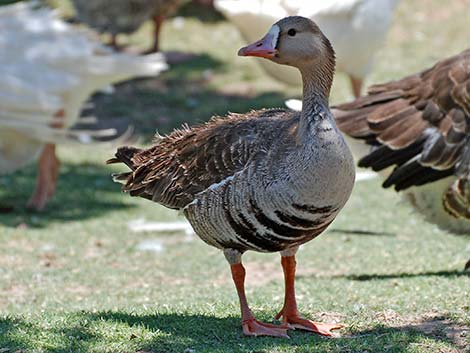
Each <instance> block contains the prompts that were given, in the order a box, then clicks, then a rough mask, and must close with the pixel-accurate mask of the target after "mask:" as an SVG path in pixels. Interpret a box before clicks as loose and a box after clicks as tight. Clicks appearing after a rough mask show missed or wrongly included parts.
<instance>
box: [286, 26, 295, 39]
mask: <svg viewBox="0 0 470 353" xmlns="http://www.w3.org/2000/svg"><path fill="white" fill-rule="evenodd" d="M296 33H297V31H296V30H295V29H293V28H291V29H289V31H287V34H288V35H290V36H291V37H293V36H295V34H296Z"/></svg>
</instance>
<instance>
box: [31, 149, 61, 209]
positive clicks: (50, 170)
mask: <svg viewBox="0 0 470 353" xmlns="http://www.w3.org/2000/svg"><path fill="white" fill-rule="evenodd" d="M59 165H60V162H59V160H58V159H57V157H56V154H55V145H54V144H51V143H48V144H46V145H45V146H44V148H43V150H42V152H41V156H40V157H39V162H38V176H37V179H36V188H35V189H34V192H33V195H32V196H31V198H30V199H29V201H28V205H27V206H28V208H33V209H36V210H37V211H42V210H43V209H44V207H45V206H46V203H47V201H48V200H49V199H50V198H51V197H52V196H53V195H54V193H55V189H56V185H57V176H58V173H59Z"/></svg>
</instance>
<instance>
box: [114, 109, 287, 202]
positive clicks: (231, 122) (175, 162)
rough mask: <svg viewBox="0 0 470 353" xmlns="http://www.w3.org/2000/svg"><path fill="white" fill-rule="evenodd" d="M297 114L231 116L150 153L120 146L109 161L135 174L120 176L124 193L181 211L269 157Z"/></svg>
mask: <svg viewBox="0 0 470 353" xmlns="http://www.w3.org/2000/svg"><path fill="white" fill-rule="evenodd" d="M293 114H295V113H293V112H287V111H285V110H281V109H269V110H266V109H265V110H259V111H252V112H250V113H247V114H233V113H231V114H230V115H229V116H228V117H226V118H220V117H218V118H214V119H212V120H211V121H210V122H208V123H206V124H203V125H200V126H196V127H192V128H189V127H183V128H182V129H179V130H175V131H174V132H173V133H171V134H170V135H168V136H166V137H163V138H159V139H158V140H157V141H156V144H155V145H154V146H153V147H151V148H149V149H146V150H140V149H136V148H133V147H121V148H120V149H119V150H118V151H117V153H116V155H115V157H116V158H113V159H110V160H109V161H108V163H119V162H122V163H125V164H126V165H127V166H128V167H129V168H130V169H131V172H127V173H121V174H117V175H115V178H114V179H115V180H116V181H121V182H123V183H124V187H123V190H124V191H126V192H129V193H130V194H131V195H132V196H140V197H143V198H147V199H150V200H153V201H155V202H158V203H160V204H162V205H164V206H166V207H169V208H175V209H180V208H183V207H184V206H186V205H187V204H188V203H190V202H191V201H193V200H194V197H195V195H196V194H197V193H199V192H202V191H204V190H206V189H207V188H209V187H211V186H214V185H217V184H218V183H220V182H221V181H223V180H224V179H227V178H230V177H231V176H233V175H234V174H235V173H237V172H239V171H241V170H243V168H245V166H246V165H248V164H249V163H250V162H251V161H254V160H256V158H259V154H260V153H266V151H268V150H269V146H270V144H272V143H273V142H275V133H274V134H273V131H277V132H279V131H280V130H285V129H288V128H287V127H285V126H283V124H292V123H293V121H292V119H288V118H289V117H291V116H292V115H293Z"/></svg>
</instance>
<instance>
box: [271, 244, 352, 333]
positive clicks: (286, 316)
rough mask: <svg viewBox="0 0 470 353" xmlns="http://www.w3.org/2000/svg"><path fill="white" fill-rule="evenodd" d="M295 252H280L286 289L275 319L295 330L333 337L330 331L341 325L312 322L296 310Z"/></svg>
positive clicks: (293, 250)
mask: <svg viewBox="0 0 470 353" xmlns="http://www.w3.org/2000/svg"><path fill="white" fill-rule="evenodd" d="M297 250H298V248H292V249H288V250H285V251H282V252H281V264H282V269H283V270H284V281H285V286H286V287H285V297H284V307H283V308H282V310H281V311H280V312H279V314H277V315H276V319H279V318H281V317H282V322H283V324H288V325H290V326H291V327H294V328H297V329H301V330H307V331H312V332H315V333H319V334H320V335H323V336H334V333H332V332H331V331H332V330H337V329H340V328H342V327H343V325H340V324H325V323H320V322H313V321H311V320H308V319H304V318H302V317H301V316H300V314H299V311H298V310H297V302H296V300H295V266H296V262H295V253H296V252H297Z"/></svg>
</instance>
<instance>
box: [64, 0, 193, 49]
mask: <svg viewBox="0 0 470 353" xmlns="http://www.w3.org/2000/svg"><path fill="white" fill-rule="evenodd" d="M186 1H187V0H186ZM186 1H185V0H93V1H89V0H72V2H73V5H74V7H75V10H76V13H77V18H78V20H79V21H81V22H84V23H86V24H88V25H89V26H91V27H92V28H94V29H96V30H98V31H99V32H109V33H110V34H111V43H110V44H111V46H112V47H114V48H115V49H118V48H119V45H118V42H117V36H118V34H121V33H122V34H130V33H133V32H135V31H136V30H137V29H138V28H139V27H140V26H141V25H142V24H143V23H144V22H145V21H147V20H150V19H152V21H153V25H154V38H153V44H152V47H151V48H150V49H149V50H148V51H147V52H146V53H147V54H150V53H156V52H158V51H160V43H159V37H160V31H161V27H162V24H163V21H164V20H165V18H166V17H167V16H169V15H171V14H172V13H173V12H175V11H176V10H177V9H178V8H179V7H180V6H181V5H182V4H184V3H185V2H186Z"/></svg>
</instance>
